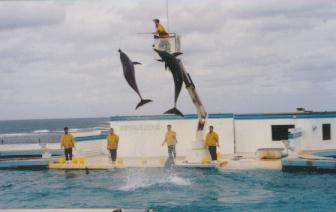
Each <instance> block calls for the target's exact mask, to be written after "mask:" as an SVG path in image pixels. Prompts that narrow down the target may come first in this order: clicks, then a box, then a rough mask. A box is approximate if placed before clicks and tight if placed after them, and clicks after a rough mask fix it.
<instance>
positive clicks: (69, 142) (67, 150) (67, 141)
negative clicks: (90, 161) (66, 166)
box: [60, 127, 75, 163]
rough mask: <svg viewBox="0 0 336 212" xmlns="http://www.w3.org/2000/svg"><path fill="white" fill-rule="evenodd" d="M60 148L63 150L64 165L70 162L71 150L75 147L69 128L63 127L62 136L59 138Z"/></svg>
mask: <svg viewBox="0 0 336 212" xmlns="http://www.w3.org/2000/svg"><path fill="white" fill-rule="evenodd" d="M60 142H61V148H64V154H65V160H66V163H69V162H70V161H71V160H72V148H74V147H75V138H74V136H73V135H72V134H70V133H69V128H68V127H64V134H63V135H62V137H61V141H60Z"/></svg>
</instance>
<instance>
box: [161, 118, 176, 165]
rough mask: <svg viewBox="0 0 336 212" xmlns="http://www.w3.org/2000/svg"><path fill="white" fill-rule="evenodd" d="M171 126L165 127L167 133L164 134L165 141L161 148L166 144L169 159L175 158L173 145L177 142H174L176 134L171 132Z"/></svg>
mask: <svg viewBox="0 0 336 212" xmlns="http://www.w3.org/2000/svg"><path fill="white" fill-rule="evenodd" d="M171 128H172V127H171V125H170V124H168V125H167V132H166V135H165V139H164V141H163V143H162V146H163V145H164V144H165V143H167V147H168V155H169V158H173V156H174V158H176V148H175V145H176V143H177V140H176V132H175V131H173V130H172V129H171Z"/></svg>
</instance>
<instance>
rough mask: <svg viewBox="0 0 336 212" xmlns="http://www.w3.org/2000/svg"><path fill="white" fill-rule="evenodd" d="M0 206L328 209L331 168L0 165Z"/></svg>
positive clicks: (332, 201) (335, 199) (333, 198)
mask: <svg viewBox="0 0 336 212" xmlns="http://www.w3.org/2000/svg"><path fill="white" fill-rule="evenodd" d="M0 179H1V181H0V195H1V198H0V208H133V209H134V208H151V209H154V210H156V211H270V210H272V211H333V210H334V209H335V208H336V192H335V189H336V177H335V175H334V174H317V173H313V174H307V173H284V172H281V171H270V170H245V171H241V170H240V171H219V170H210V169H186V168H179V169H175V170H165V169H161V168H151V169H116V170H109V171H91V172H90V173H89V174H86V173H85V171H64V170H44V171H5V170H1V171H0Z"/></svg>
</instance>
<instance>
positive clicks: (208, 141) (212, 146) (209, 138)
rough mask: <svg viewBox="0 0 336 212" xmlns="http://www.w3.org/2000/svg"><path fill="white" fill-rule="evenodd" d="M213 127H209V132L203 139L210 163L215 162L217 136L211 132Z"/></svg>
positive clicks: (217, 145)
mask: <svg viewBox="0 0 336 212" xmlns="http://www.w3.org/2000/svg"><path fill="white" fill-rule="evenodd" d="M213 129H214V127H213V126H210V127H209V132H208V133H207V135H206V137H205V146H206V147H208V149H209V153H210V155H211V160H212V161H217V147H219V143H218V134H217V133H216V132H214V131H213Z"/></svg>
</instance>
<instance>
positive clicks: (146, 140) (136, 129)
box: [110, 118, 234, 157]
mask: <svg viewBox="0 0 336 212" xmlns="http://www.w3.org/2000/svg"><path fill="white" fill-rule="evenodd" d="M110 124H111V127H113V128H114V130H115V132H116V133H117V134H118V135H119V137H120V141H119V150H118V155H119V156H123V157H152V156H167V155H168V153H167V147H166V146H164V147H162V146H161V144H162V142H163V140H164V135H165V132H166V130H167V128H166V126H167V124H171V125H172V129H173V130H174V131H175V132H176V135H177V141H178V143H177V145H176V153H177V155H178V156H185V155H186V153H187V151H188V150H189V149H190V148H191V147H192V142H194V141H195V135H196V133H195V132H196V127H197V120H196V119H182V120H140V121H137V120H131V121H111V122H110ZM209 125H213V126H214V128H215V131H216V132H217V133H218V134H219V139H220V141H219V142H220V151H221V152H222V153H225V154H227V153H233V151H234V146H233V119H232V118H222V119H208V122H207V126H209ZM207 131H208V127H207V128H206V132H207Z"/></svg>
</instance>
